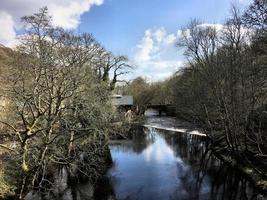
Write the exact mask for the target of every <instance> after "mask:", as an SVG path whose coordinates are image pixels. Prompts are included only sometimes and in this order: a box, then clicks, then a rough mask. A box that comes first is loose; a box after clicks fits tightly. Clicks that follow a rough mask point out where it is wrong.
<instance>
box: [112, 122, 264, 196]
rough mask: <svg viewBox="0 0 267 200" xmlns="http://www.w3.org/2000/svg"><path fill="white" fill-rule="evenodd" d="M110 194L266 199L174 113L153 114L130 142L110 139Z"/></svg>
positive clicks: (193, 128) (202, 136)
mask: <svg viewBox="0 0 267 200" xmlns="http://www.w3.org/2000/svg"><path fill="white" fill-rule="evenodd" d="M110 150H111V155H112V159H113V161H114V165H113V167H112V168H111V169H110V170H109V172H108V175H107V176H108V180H109V181H108V182H109V185H110V187H111V189H110V190H109V193H113V196H115V197H116V199H119V200H126V199H127V200H130V199H132V200H137V199H138V200H168V199H170V200H174V199H175V200H217V199H218V200H223V199H225V200H252V199H253V200H257V199H260V200H262V199H265V198H264V197H263V196H262V195H261V194H260V193H259V192H258V191H257V189H256V188H254V186H253V185H252V184H251V183H250V182H249V181H248V180H247V179H246V178H245V177H244V176H243V175H242V174H241V173H239V172H238V171H236V170H234V169H232V168H229V167H227V166H226V165H224V164H223V163H222V162H221V161H220V160H218V159H217V158H216V157H215V156H214V155H213V154H212V153H211V151H209V148H208V141H207V139H206V137H205V136H204V135H202V134H201V131H199V130H198V129H196V128H195V127H193V126H192V125H190V124H188V123H186V122H183V121H180V120H176V119H174V118H170V117H148V118H147V121H146V123H145V127H143V128H141V129H140V130H135V131H133V138H132V140H129V141H113V142H111V143H110Z"/></svg>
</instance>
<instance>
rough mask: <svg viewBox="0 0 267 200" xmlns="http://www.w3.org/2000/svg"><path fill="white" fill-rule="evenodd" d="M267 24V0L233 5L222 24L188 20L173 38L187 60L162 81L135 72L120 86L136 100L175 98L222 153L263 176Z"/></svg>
mask: <svg viewBox="0 0 267 200" xmlns="http://www.w3.org/2000/svg"><path fill="white" fill-rule="evenodd" d="M266 28H267V1H266V0H254V2H253V3H252V4H251V5H250V6H249V7H248V8H247V9H246V10H245V11H243V12H241V11H240V10H238V9H237V8H236V7H233V8H232V9H231V17H230V18H229V19H227V20H226V22H225V24H223V26H222V27H221V28H220V29H218V28H216V27H215V26H204V25H203V24H202V23H201V22H200V21H198V20H192V21H191V22H190V23H189V24H188V26H187V27H186V28H185V29H184V30H183V31H182V33H181V36H180V38H179V40H178V41H177V44H176V46H177V48H181V49H183V50H184V55H185V58H186V60H187V61H186V62H185V66H184V67H183V68H182V69H180V70H179V71H177V72H176V73H175V74H173V76H172V77H171V78H169V79H168V80H165V81H162V82H156V83H147V82H146V81H145V79H143V78H141V77H139V78H137V79H135V80H133V81H132V82H131V83H130V84H129V86H126V87H125V88H124V90H123V91H124V92H125V93H130V94H133V95H134V98H135V103H136V104H139V105H145V104H150V103H156V104H164V103H170V104H173V105H174V106H175V109H176V114H177V116H178V117H182V118H184V119H186V120H189V121H191V122H193V123H195V124H198V125H199V126H200V127H201V128H202V129H203V131H205V133H207V135H208V136H209V137H210V138H211V140H212V142H213V147H214V149H216V151H217V152H220V153H221V154H222V155H224V157H225V159H227V160H231V162H233V163H236V164H238V165H240V166H249V167H248V168H247V171H250V169H252V171H253V172H251V173H255V172H256V173H257V174H260V175H261V176H262V177H265V178H266V175H267V171H266V165H267V145H266V144H267V135H266V130H267V111H266V109H267V31H266V30H267V29H266ZM265 186H266V183H265Z"/></svg>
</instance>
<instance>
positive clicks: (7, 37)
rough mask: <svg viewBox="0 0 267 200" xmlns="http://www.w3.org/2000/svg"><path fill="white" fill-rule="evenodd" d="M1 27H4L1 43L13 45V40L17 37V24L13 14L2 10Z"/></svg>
mask: <svg viewBox="0 0 267 200" xmlns="http://www.w3.org/2000/svg"><path fill="white" fill-rule="evenodd" d="M0 27H4V28H2V29H1V31H0V43H2V44H6V45H11V42H12V41H14V40H15V38H16V32H15V30H14V28H15V24H14V21H13V19H12V16H11V15H9V14H8V13H6V12H3V11H0Z"/></svg>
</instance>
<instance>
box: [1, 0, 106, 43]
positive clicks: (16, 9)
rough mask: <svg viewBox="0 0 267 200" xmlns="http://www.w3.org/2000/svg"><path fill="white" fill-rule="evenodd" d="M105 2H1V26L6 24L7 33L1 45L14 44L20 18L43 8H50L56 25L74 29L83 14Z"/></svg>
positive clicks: (32, 0) (77, 0)
mask: <svg viewBox="0 0 267 200" xmlns="http://www.w3.org/2000/svg"><path fill="white" fill-rule="evenodd" d="M103 2H104V0H23V1H22V0H1V2H0V17H1V18H0V23H1V25H2V24H3V23H4V25H5V26H4V27H5V28H4V29H5V31H3V29H2V30H1V31H2V32H3V33H1V37H0V43H2V44H4V45H9V44H12V43H13V42H14V39H15V36H14V33H15V27H16V28H17V29H20V28H21V23H20V18H21V17H22V16H25V15H31V14H33V13H36V12H38V10H39V9H40V8H41V7H44V6H47V7H48V9H49V13H50V14H51V16H52V18H53V23H54V24H55V25H57V26H60V27H63V28H66V29H74V28H77V26H78V25H79V23H80V17H81V15H82V14H83V13H85V12H87V11H89V10H90V8H91V7H92V6H94V5H98V6H99V5H101V4H102V3H103ZM4 17H5V18H4ZM1 27H3V26H1ZM7 32H8V34H7ZM2 35H4V36H2Z"/></svg>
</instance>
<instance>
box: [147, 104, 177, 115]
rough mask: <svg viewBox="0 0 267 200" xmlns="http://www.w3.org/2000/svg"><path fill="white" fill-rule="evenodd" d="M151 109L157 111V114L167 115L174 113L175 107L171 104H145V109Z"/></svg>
mask: <svg viewBox="0 0 267 200" xmlns="http://www.w3.org/2000/svg"><path fill="white" fill-rule="evenodd" d="M148 109H153V110H156V111H158V115H159V116H161V115H163V114H166V115H168V116H174V115H175V107H174V106H173V105H172V104H148V105H146V109H145V111H146V110H148Z"/></svg>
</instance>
